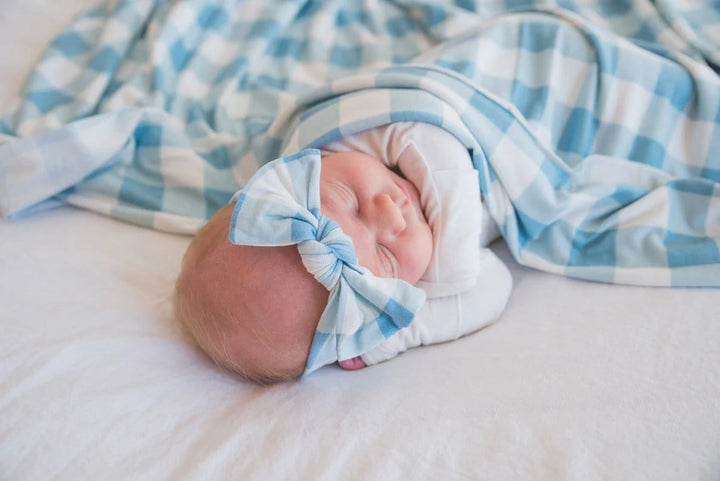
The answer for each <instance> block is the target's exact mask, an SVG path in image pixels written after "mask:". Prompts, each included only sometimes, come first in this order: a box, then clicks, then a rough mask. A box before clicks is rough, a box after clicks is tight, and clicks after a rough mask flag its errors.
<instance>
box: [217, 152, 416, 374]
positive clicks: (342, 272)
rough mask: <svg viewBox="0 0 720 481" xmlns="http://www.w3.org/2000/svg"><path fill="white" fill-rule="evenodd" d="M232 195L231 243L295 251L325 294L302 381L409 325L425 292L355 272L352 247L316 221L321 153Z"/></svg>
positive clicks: (299, 158) (276, 167)
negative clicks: (290, 247)
mask: <svg viewBox="0 0 720 481" xmlns="http://www.w3.org/2000/svg"><path fill="white" fill-rule="evenodd" d="M238 194H239V195H238V197H237V202H236V204H235V209H234V211H233V215H232V220H231V223H230V242H232V243H233V244H242V245H253V246H283V245H292V244H297V246H298V251H299V252H300V257H301V258H302V262H303V264H304V265H305V268H306V269H307V270H308V272H310V273H311V274H312V275H313V276H314V277H315V279H316V280H317V281H318V282H320V283H321V284H322V285H323V286H325V288H326V289H327V290H328V291H329V292H330V295H329V297H328V304H327V306H326V307H325V310H324V311H323V313H322V316H320V320H319V322H318V325H317V328H316V329H315V336H314V338H313V341H312V345H311V347H310V355H309V357H308V360H307V364H306V366H305V373H306V374H307V373H309V372H311V371H314V370H315V369H318V368H319V367H321V366H323V365H325V364H330V363H332V362H335V361H342V360H345V359H351V358H353V357H355V356H358V355H360V354H363V353H365V352H367V351H369V350H370V349H372V348H374V347H375V346H377V345H378V344H379V343H380V342H382V341H383V340H384V339H386V338H388V337H390V336H391V335H392V334H394V333H395V332H397V331H398V330H400V329H402V328H403V327H406V326H408V325H409V324H410V322H412V320H413V318H414V317H415V314H416V313H417V311H418V310H419V309H420V307H422V305H423V303H424V302H425V293H424V292H423V291H422V290H421V289H418V288H416V287H413V286H412V285H410V284H408V283H407V282H405V281H402V280H400V279H387V278H380V277H376V276H374V275H373V274H372V273H371V272H370V271H369V270H368V269H366V268H363V267H361V266H359V265H358V261H357V256H356V255H355V249H354V247H353V243H352V240H351V239H350V238H349V237H348V236H347V235H346V234H345V233H344V232H343V231H342V230H341V229H340V226H339V225H338V224H337V223H336V222H335V221H333V220H332V219H329V218H327V217H325V216H323V215H322V213H321V211H320V151H318V150H315V149H307V150H303V151H301V152H299V153H297V154H295V155H291V156H288V157H282V158H280V159H277V160H274V161H272V162H270V163H268V164H266V165H264V166H263V167H262V168H260V169H259V170H258V171H257V172H256V173H255V175H254V176H253V177H252V178H251V179H250V180H249V181H248V183H247V185H246V186H245V188H244V189H243V190H241V191H240V192H239V193H238Z"/></svg>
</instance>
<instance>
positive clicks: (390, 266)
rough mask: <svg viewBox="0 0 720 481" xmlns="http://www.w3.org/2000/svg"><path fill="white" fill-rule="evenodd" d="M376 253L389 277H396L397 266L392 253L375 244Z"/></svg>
mask: <svg viewBox="0 0 720 481" xmlns="http://www.w3.org/2000/svg"><path fill="white" fill-rule="evenodd" d="M377 247H378V251H380V257H381V261H382V263H383V266H385V269H386V270H387V271H388V272H390V277H398V274H399V273H398V264H397V259H395V256H394V255H392V252H390V250H389V249H388V248H387V247H385V246H384V245H382V244H377Z"/></svg>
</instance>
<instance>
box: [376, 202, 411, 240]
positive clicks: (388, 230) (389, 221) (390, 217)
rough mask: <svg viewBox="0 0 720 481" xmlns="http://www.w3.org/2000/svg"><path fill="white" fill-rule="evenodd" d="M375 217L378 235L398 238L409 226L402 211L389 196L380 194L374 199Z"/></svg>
mask: <svg viewBox="0 0 720 481" xmlns="http://www.w3.org/2000/svg"><path fill="white" fill-rule="evenodd" d="M373 203H374V204H375V215H374V216H373V221H374V222H375V226H376V228H377V230H378V234H387V235H390V236H396V235H398V234H400V233H401V232H402V231H404V230H405V227H406V226H407V224H406V223H405V217H403V213H402V209H401V208H400V206H398V205H397V203H395V201H394V200H393V199H392V198H391V197H390V196H389V195H388V194H378V195H376V196H375V197H374V198H373Z"/></svg>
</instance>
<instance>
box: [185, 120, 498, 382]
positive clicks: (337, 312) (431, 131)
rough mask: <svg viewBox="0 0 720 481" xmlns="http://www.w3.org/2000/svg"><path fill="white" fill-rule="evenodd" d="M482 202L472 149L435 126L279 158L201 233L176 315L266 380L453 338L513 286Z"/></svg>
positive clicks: (400, 127)
mask: <svg viewBox="0 0 720 481" xmlns="http://www.w3.org/2000/svg"><path fill="white" fill-rule="evenodd" d="M481 212H482V211H481V209H480V193H479V187H478V179H477V173H476V172H475V171H474V170H473V169H472V164H471V162H470V158H469V154H468V152H467V150H466V149H465V148H464V146H462V144H461V143H460V142H459V141H458V140H457V139H455V138H454V137H453V136H452V135H451V134H449V133H447V132H445V131H444V130H442V129H440V128H438V127H434V126H432V125H429V124H421V123H411V122H401V123H394V124H388V125H387V126H383V127H380V128H377V129H371V130H368V131H365V132H361V133H359V134H356V135H354V136H351V137H347V138H345V139H342V140H341V141H338V142H335V143H333V144H330V145H326V146H324V147H323V151H322V152H320V151H317V150H304V151H301V152H299V153H298V154H295V155H290V156H286V157H283V158H281V159H278V160H275V161H273V162H271V163H268V164H266V165H265V166H263V167H262V168H261V169H260V170H258V172H257V173H256V174H255V175H254V176H253V177H252V178H251V179H250V181H249V182H248V183H247V185H246V186H245V188H244V189H243V190H241V191H240V192H239V193H238V194H237V195H236V197H235V198H234V199H233V202H231V203H230V204H228V205H227V206H225V207H224V208H222V209H220V210H219V211H218V212H217V213H216V214H215V215H214V216H213V217H212V219H210V221H209V222H208V223H207V224H206V226H205V227H204V228H203V229H202V230H201V232H200V233H199V234H198V235H197V236H196V237H195V239H193V241H192V242H191V244H190V246H189V247H188V250H187V252H186V254H185V257H184V259H183V263H182V269H181V273H180V276H179V278H178V282H177V286H176V296H175V311H176V315H177V317H178V319H179V320H180V321H181V322H182V323H183V324H184V325H185V326H186V327H187V329H188V330H189V332H190V333H191V335H192V336H193V337H194V339H195V340H196V341H197V343H198V344H199V346H200V347H201V349H202V350H203V351H205V352H206V353H207V354H208V355H209V356H210V357H211V358H212V359H213V360H214V361H215V362H216V363H217V364H219V365H220V366H222V367H225V368H228V369H230V370H232V371H234V372H237V373H239V374H241V375H243V376H245V377H247V378H249V379H252V380H255V381H259V382H274V381H279V380H284V379H291V378H296V377H298V376H300V375H302V374H303V373H308V372H310V371H313V370H315V369H317V368H319V367H321V366H323V365H325V364H330V363H332V362H336V361H337V362H338V363H339V364H340V366H341V367H343V368H345V369H359V368H362V367H365V366H366V365H369V364H375V363H378V362H381V361H384V360H387V359H390V358H392V357H394V356H396V355H397V354H398V353H400V352H403V351H404V350H406V349H408V348H411V347H415V346H419V345H423V344H431V343H437V342H444V341H448V340H452V339H457V338H458V337H460V336H462V335H464V334H467V333H469V332H473V331H475V330H477V329H479V328H480V327H483V326H484V325H487V324H488V323H489V322H491V321H493V320H495V319H496V318H497V317H498V316H499V314H500V312H501V311H502V309H503V308H504V306H505V303H506V301H507V298H508V296H509V292H510V277H509V273H508V272H507V269H506V268H505V266H504V265H503V264H502V263H501V262H500V261H499V260H498V259H497V258H496V257H495V256H494V255H493V254H492V252H491V251H489V250H488V249H485V248H482V247H481V242H482V243H487V241H488V240H489V238H490V237H492V236H494V235H495V233H493V232H491V233H490V234H488V232H489V228H484V226H483V222H482V217H481V215H482V214H481ZM426 299H427V301H426Z"/></svg>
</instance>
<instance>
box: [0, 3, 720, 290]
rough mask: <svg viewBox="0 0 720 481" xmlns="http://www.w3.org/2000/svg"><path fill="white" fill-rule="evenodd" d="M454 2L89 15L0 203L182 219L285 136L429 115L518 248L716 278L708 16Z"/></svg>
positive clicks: (295, 142)
mask: <svg viewBox="0 0 720 481" xmlns="http://www.w3.org/2000/svg"><path fill="white" fill-rule="evenodd" d="M461 3H462V6H461V5H459V4H458V5H457V6H453V5H449V4H447V3H439V2H438V3H437V4H434V3H432V2H411V1H405V2H397V3H381V4H380V5H381V8H380V9H378V10H373V11H372V12H371V11H366V10H364V9H362V8H361V6H359V5H354V4H352V5H350V4H349V5H345V4H343V6H340V5H336V4H332V5H326V4H325V3H323V2H313V1H306V2H273V3H272V4H268V3H267V2H220V1H211V0H206V1H199V0H198V1H183V2H162V1H156V2H151V1H135V2H129V1H120V2H118V4H117V6H116V7H115V9H114V10H112V9H110V8H107V7H102V8H100V9H96V10H93V11H90V12H87V13H86V14H84V15H82V16H80V17H79V18H78V19H77V20H76V21H75V22H74V23H73V25H71V26H70V28H69V29H68V30H67V31H66V32H64V33H63V34H62V35H61V36H60V37H58V39H57V40H56V41H55V42H54V43H53V44H52V45H51V46H50V48H49V50H48V52H47V54H46V56H45V57H44V58H43V59H42V60H41V61H40V63H39V64H38V67H37V69H36V71H35V72H34V74H33V76H32V77H31V79H30V81H29V83H28V85H27V87H26V90H25V91H24V92H23V93H22V99H21V101H20V102H19V104H18V105H19V107H18V108H17V109H16V110H14V111H13V112H10V113H9V114H8V115H6V116H5V118H4V119H3V121H2V122H1V123H0V133H4V134H5V135H7V136H10V137H11V138H12V137H13V136H14V137H15V138H17V140H15V141H13V142H10V143H8V144H6V145H4V146H2V147H0V187H1V190H0V209H1V210H2V212H3V214H4V215H5V216H7V217H12V216H14V215H21V214H22V213H23V212H29V210H30V209H37V208H38V207H41V206H42V205H43V203H44V202H58V201H61V202H67V203H70V204H73V205H78V206H82V207H85V208H91V209H94V210H97V211H101V212H103V213H107V214H110V215H113V216H115V217H117V218H120V219H123V220H126V221H130V222H134V223H138V224H141V225H145V226H148V227H153V228H161V229H165V230H171V231H177V232H192V231H194V230H195V229H197V227H199V226H200V225H201V224H202V222H203V221H204V220H205V219H207V218H208V217H209V216H210V215H211V214H212V213H213V212H214V211H215V210H216V209H217V208H218V207H220V206H221V205H222V204H224V203H225V202H227V200H229V198H230V197H231V196H232V194H233V193H234V192H235V191H236V190H237V189H238V188H240V187H242V185H244V183H245V182H246V181H247V179H248V178H249V177H250V176H251V175H252V174H253V173H254V172H255V171H256V170H257V168H258V166H260V165H262V164H264V163H266V162H268V161H270V160H273V159H274V158H276V157H278V156H279V155H280V152H281V151H282V149H283V148H285V149H287V147H288V146H296V147H297V150H300V149H302V148H305V147H317V146H320V145H322V144H323V143H325V142H328V141H331V140H334V139H337V138H339V137H341V136H343V135H348V134H351V133H354V132H357V131H360V130H362V129H366V128H371V127H374V126H378V125H383V124H385V123H388V122H393V121H398V120H412V121H422V122H429V123H433V124H435V125H439V126H441V127H442V128H445V129H447V130H448V131H450V132H451V133H453V134H454V135H455V136H456V137H458V139H460V140H461V141H462V142H463V143H464V144H465V146H466V147H467V148H468V149H469V151H470V152H471V153H472V159H473V165H474V167H475V169H476V170H477V172H478V175H479V178H480V184H481V188H482V193H483V197H484V202H485V204H486V205H487V206H488V211H489V212H490V214H491V216H492V217H493V219H494V220H495V222H497V223H498V225H499V226H500V230H501V232H502V234H503V237H504V239H505V241H506V242H507V243H508V245H509V246H510V250H511V252H512V253H513V255H514V256H515V258H516V259H517V260H518V261H519V262H521V263H523V264H525V265H529V266H532V267H536V268H539V269H543V270H546V271H550V272H556V273H560V274H564V275H568V276H574V277H581V278H585V279H592V280H596V281H602V282H613V283H630V284H649V285H668V286H718V285H720V159H718V157H719V156H718V155H717V152H720V129H719V128H718V124H719V123H720V79H719V78H718V75H717V74H716V72H715V69H717V68H718V62H717V60H718V45H720V41H718V36H717V32H718V31H720V30H718V28H717V25H720V8H718V7H717V6H716V5H714V4H713V3H710V2H704V3H703V2H693V5H692V7H690V6H684V7H682V8H681V7H679V6H677V5H675V4H674V3H671V2H664V1H659V0H658V1H657V2H655V5H654V6H653V8H650V9H648V8H647V5H645V6H643V7H642V8H641V7H640V6H639V3H642V2H639V0H638V1H637V2H627V3H623V4H622V5H620V3H614V2H613V3H612V6H611V4H610V2H600V1H598V2H578V3H574V2H562V6H563V8H560V7H559V6H558V5H556V4H555V3H554V2H531V1H527V2H508V3H507V4H502V2H497V3H493V4H491V5H485V6H483V7H480V6H474V7H473V6H468V5H466V4H465V3H466V2H461ZM645 3H647V2H645ZM511 7H512V8H511ZM629 19H632V20H633V21H632V22H630V21H629ZM74 160H76V161H74Z"/></svg>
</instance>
